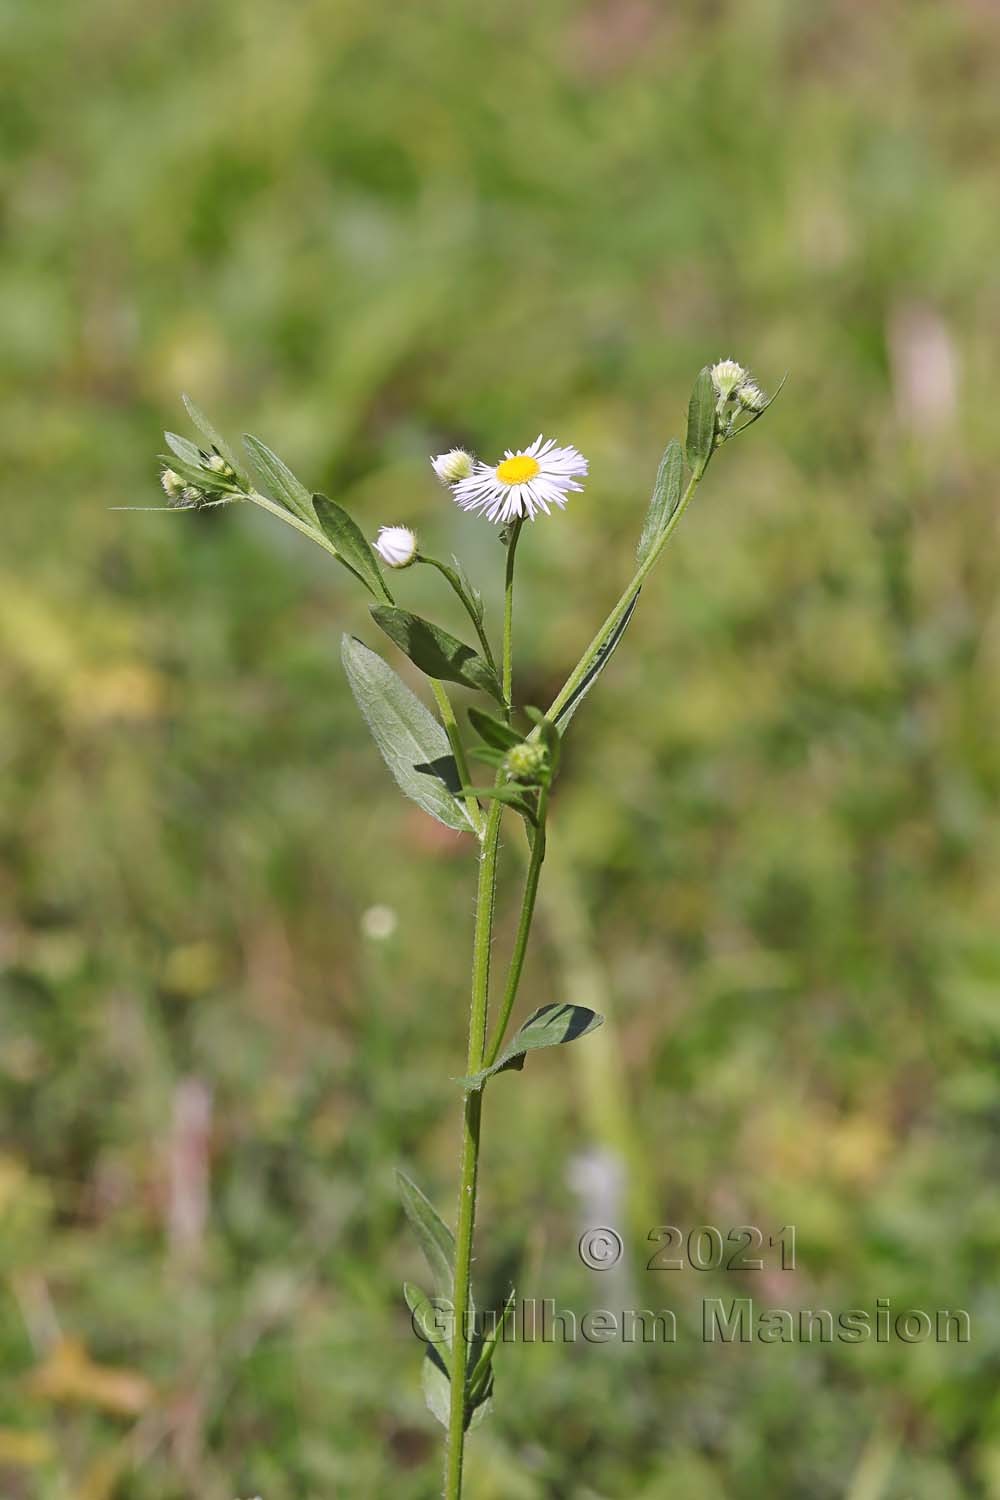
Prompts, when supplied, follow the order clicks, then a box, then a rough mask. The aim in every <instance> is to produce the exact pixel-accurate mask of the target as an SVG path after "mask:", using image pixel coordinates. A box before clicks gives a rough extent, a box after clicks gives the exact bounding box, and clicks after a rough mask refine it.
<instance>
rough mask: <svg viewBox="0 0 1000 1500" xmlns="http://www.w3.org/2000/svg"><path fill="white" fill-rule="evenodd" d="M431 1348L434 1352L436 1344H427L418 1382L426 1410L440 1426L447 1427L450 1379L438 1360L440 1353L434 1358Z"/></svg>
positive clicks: (449, 1406)
mask: <svg viewBox="0 0 1000 1500" xmlns="http://www.w3.org/2000/svg"><path fill="white" fill-rule="evenodd" d="M432 1350H434V1351H435V1353H436V1346H435V1345H434V1344H428V1346H427V1353H426V1354H425V1355H424V1360H423V1364H422V1365H421V1367H420V1384H421V1386H422V1387H423V1392H424V1400H425V1401H426V1403H427V1409H428V1411H430V1412H432V1413H433V1415H434V1416H435V1417H437V1419H438V1421H439V1422H440V1423H441V1426H442V1427H444V1428H445V1429H447V1427H448V1424H449V1421H450V1419H451V1381H450V1380H449V1379H448V1372H447V1370H446V1369H445V1368H444V1367H443V1365H442V1364H441V1362H440V1355H438V1356H437V1358H435V1353H432V1352H431V1351H432Z"/></svg>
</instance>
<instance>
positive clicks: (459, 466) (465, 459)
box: [431, 448, 475, 484]
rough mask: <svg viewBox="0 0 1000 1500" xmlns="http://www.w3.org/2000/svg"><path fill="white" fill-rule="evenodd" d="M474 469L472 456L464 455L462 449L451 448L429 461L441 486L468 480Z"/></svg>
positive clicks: (464, 452)
mask: <svg viewBox="0 0 1000 1500" xmlns="http://www.w3.org/2000/svg"><path fill="white" fill-rule="evenodd" d="M474 467H475V460H474V459H473V457H472V454H471V453H466V451H465V449H464V448H451V449H449V451H448V452H447V453H439V454H438V456H437V458H432V459H431V468H432V469H433V470H434V472H435V474H436V475H437V477H438V478H439V479H440V480H441V482H442V484H458V482H459V480H460V479H468V477H469V475H470V474H471V473H472V471H473V469H474Z"/></svg>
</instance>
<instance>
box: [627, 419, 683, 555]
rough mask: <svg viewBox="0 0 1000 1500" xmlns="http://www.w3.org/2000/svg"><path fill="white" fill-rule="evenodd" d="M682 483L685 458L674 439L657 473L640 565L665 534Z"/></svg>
mask: <svg viewBox="0 0 1000 1500" xmlns="http://www.w3.org/2000/svg"><path fill="white" fill-rule="evenodd" d="M683 480H684V455H683V453H682V452H681V445H680V443H679V442H678V441H677V439H676V438H671V440H670V442H669V443H668V444H667V446H666V449H665V450H664V454H663V457H662V458H661V459H660V467H659V468H658V469H657V471H656V483H655V484H654V485H653V494H652V498H651V499H650V502H649V510H648V511H647V512H646V523H645V525H644V526H643V528H642V536H641V537H640V538H639V546H638V548H637V549H636V557H637V558H638V560H639V562H640V563H644V562H645V561H646V559H647V558H648V557H649V554H650V553H651V552H652V551H653V548H654V547H655V546H656V544H657V542H658V541H659V540H660V537H661V536H662V535H663V531H664V528H665V527H666V525H667V523H668V522H669V520H670V517H671V516H672V515H673V513H674V511H675V510H676V509H677V506H678V504H679V502H680V498H681V485H682V483H683Z"/></svg>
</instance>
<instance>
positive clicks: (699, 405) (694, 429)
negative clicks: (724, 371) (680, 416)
mask: <svg viewBox="0 0 1000 1500" xmlns="http://www.w3.org/2000/svg"><path fill="white" fill-rule="evenodd" d="M715 406H716V395H715V386H714V385H713V384H712V373H711V371H710V370H709V368H708V366H707V365H706V366H705V367H704V369H703V370H701V371H700V372H699V374H698V379H697V380H696V381H695V383H694V390H693V391H692V392H691V400H690V402H689V404H688V426H687V443H686V444H685V448H686V452H687V461H688V468H689V469H690V470H691V473H692V474H693V475H694V477H695V479H700V478H701V476H702V475H703V474H704V472H705V469H706V467H707V465H708V461H709V459H710V458H711V457H712V450H713V448H714V446H715V423H716V416H715Z"/></svg>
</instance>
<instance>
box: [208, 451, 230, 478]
mask: <svg viewBox="0 0 1000 1500" xmlns="http://www.w3.org/2000/svg"><path fill="white" fill-rule="evenodd" d="M207 467H208V468H210V469H211V471H212V473H213V474H221V475H222V477H223V479H232V478H233V470H232V466H231V465H230V464H227V463H226V460H225V459H224V458H223V457H222V454H221V453H213V454H212V456H211V458H210V459H209V460H208V465H207Z"/></svg>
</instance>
